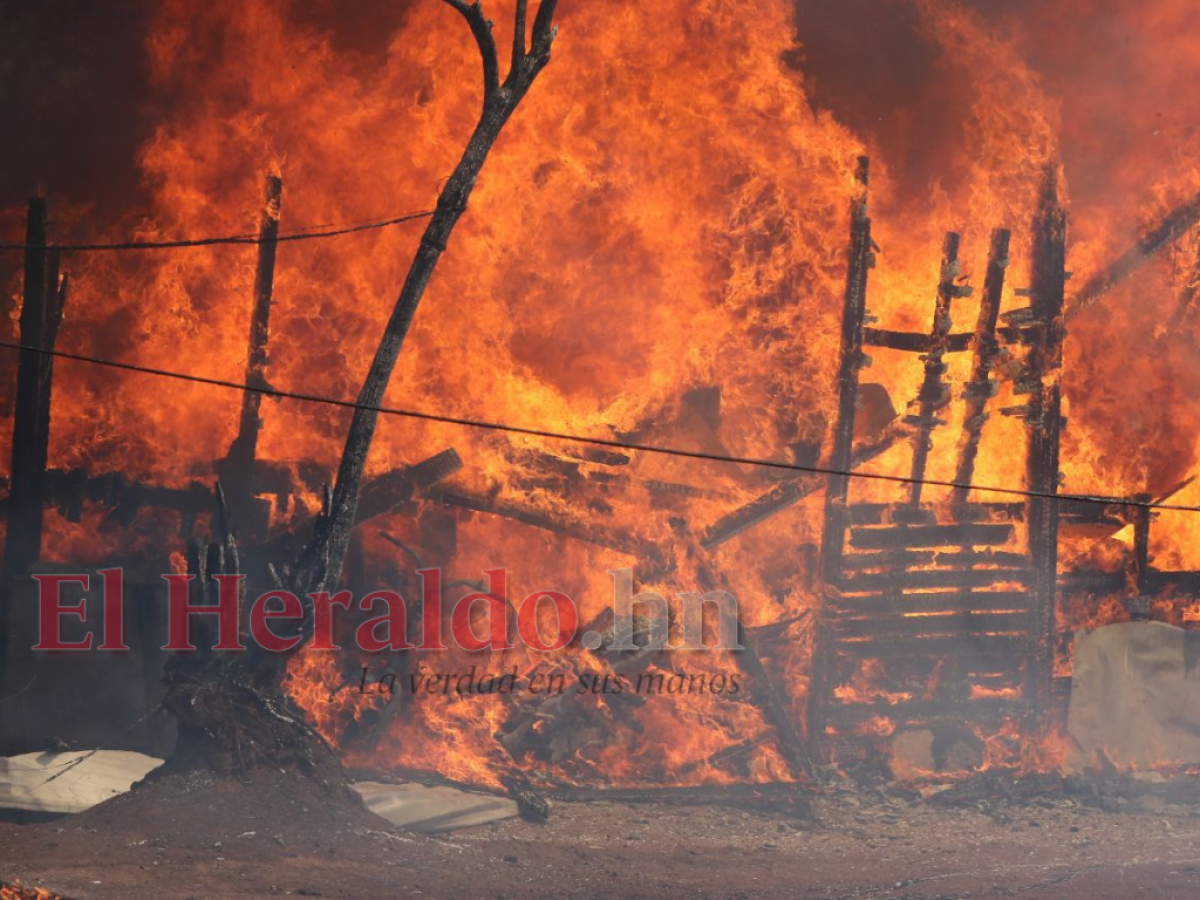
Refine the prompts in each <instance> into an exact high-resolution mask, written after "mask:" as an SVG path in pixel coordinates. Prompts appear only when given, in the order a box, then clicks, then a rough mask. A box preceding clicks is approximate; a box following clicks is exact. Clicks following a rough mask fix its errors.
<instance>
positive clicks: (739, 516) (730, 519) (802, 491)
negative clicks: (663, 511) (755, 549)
mask: <svg viewBox="0 0 1200 900" xmlns="http://www.w3.org/2000/svg"><path fill="white" fill-rule="evenodd" d="M909 433H910V429H909V427H908V426H907V425H906V424H904V423H902V422H899V421H893V422H892V423H890V424H889V425H888V426H887V427H885V428H884V429H883V431H882V432H880V434H879V436H878V437H877V438H876V439H873V440H871V441H869V442H867V443H865V444H862V445H860V446H859V447H857V448H855V450H854V454H853V456H852V457H851V465H853V466H861V465H862V464H863V463H865V462H869V461H870V460H872V459H874V458H875V457H877V456H879V455H880V454H882V453H883V452H884V451H886V450H888V449H889V448H891V447H893V446H894V445H895V444H896V443H897V442H898V441H900V440H902V439H904V438H906V437H907V436H908V435H909ZM826 483H827V479H826V476H824V475H810V476H807V477H805V478H799V479H796V480H794V481H783V482H780V483H779V484H777V485H775V486H774V487H773V488H771V490H769V491H767V492H766V493H765V494H762V495H760V496H758V497H755V498H754V499H753V500H751V501H750V502H749V503H747V504H745V505H744V506H740V507H738V508H737V509H735V510H733V511H732V512H729V513H726V514H725V515H724V516H722V517H721V518H720V519H718V520H717V521H716V522H714V523H713V524H712V525H710V526H708V528H706V529H705V531H704V534H703V536H702V537H701V539H700V545H701V546H702V547H704V549H706V550H712V549H714V548H715V547H719V546H720V545H721V544H723V543H725V542H726V541H728V540H730V539H732V538H734V537H737V536H738V535H739V534H741V533H742V532H744V531H748V530H749V529H751V528H753V527H755V526H756V525H760V524H762V523H763V522H765V521H767V520H768V519H770V518H772V517H773V516H775V515H777V514H778V513H780V512H783V510H785V509H787V508H789V507H791V506H794V505H795V504H796V503H799V502H800V501H801V500H803V499H804V498H805V497H808V496H810V495H812V494H814V493H816V492H817V491H819V490H822V489H823V488H824V487H825V485H826Z"/></svg>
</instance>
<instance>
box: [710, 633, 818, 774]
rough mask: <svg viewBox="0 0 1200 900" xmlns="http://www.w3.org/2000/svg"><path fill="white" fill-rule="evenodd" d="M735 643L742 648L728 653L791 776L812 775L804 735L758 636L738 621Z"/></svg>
mask: <svg viewBox="0 0 1200 900" xmlns="http://www.w3.org/2000/svg"><path fill="white" fill-rule="evenodd" d="M738 643H739V644H741V645H742V646H743V647H745V649H744V650H741V651H739V652H736V653H731V654H730V656H731V658H732V659H733V660H734V662H735V663H737V665H738V668H740V669H741V670H742V672H743V673H745V675H746V678H747V679H749V681H750V690H751V691H752V692H753V696H754V698H755V701H756V703H755V705H756V706H757V707H758V708H759V710H760V711H761V712H762V714H763V719H764V720H765V721H766V723H767V725H768V726H770V727H771V728H772V729H773V730H774V732H775V735H776V737H777V738H778V746H779V752H780V754H781V755H782V756H783V758H784V759H785V760H786V761H787V763H788V765H789V766H790V767H791V769H792V773H791V774H792V775H793V776H795V777H800V776H805V777H812V775H813V773H814V769H813V762H812V759H811V757H810V756H809V753H808V749H807V747H806V745H805V743H804V739H803V738H802V737H801V735H800V732H799V730H798V729H797V728H796V725H795V715H794V713H793V712H792V711H791V709H790V708H789V705H788V702H787V699H786V698H785V696H784V695H783V694H782V693H781V692H780V691H779V689H778V688H777V687H776V685H775V681H774V679H772V678H771V674H770V672H768V671H767V667H766V664H765V663H764V662H763V655H762V651H761V648H760V646H759V643H760V641H759V638H758V637H757V636H756V635H755V634H754V632H753V631H752V630H751V629H749V628H746V627H744V626H742V625H741V623H739V624H738Z"/></svg>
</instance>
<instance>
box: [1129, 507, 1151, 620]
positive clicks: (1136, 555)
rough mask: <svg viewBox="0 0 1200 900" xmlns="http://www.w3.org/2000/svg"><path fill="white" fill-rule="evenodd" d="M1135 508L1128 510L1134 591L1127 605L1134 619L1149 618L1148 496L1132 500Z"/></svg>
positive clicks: (1149, 514) (1149, 513) (1132, 585)
mask: <svg viewBox="0 0 1200 900" xmlns="http://www.w3.org/2000/svg"><path fill="white" fill-rule="evenodd" d="M1133 499H1134V500H1136V501H1137V503H1138V505H1137V506H1132V507H1130V509H1129V512H1130V517H1131V518H1132V519H1133V561H1132V571H1131V573H1130V574H1131V576H1132V578H1131V582H1132V584H1131V585H1130V586H1131V587H1132V588H1133V591H1134V600H1133V602H1131V603H1130V604H1129V606H1130V613H1131V614H1132V616H1133V618H1135V619H1148V618H1150V609H1149V606H1150V604H1149V597H1150V595H1151V594H1152V593H1153V587H1152V585H1151V583H1150V517H1151V512H1150V506H1149V504H1150V502H1151V500H1152V499H1153V498H1152V497H1151V496H1150V495H1149V494H1138V495H1137V496H1136V497H1134V498H1133Z"/></svg>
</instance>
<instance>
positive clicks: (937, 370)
mask: <svg viewBox="0 0 1200 900" xmlns="http://www.w3.org/2000/svg"><path fill="white" fill-rule="evenodd" d="M960 243H961V238H960V237H959V236H958V235H957V234H955V233H954V232H953V231H951V232H948V233H947V234H946V239H945V241H944V242H943V244H942V271H941V277H940V278H939V280H938V289H937V301H936V303H935V305H934V309H933V326H932V328H931V329H930V332H929V338H930V348H929V351H928V352H927V353H926V354H925V377H924V379H922V381H921V388H920V390H919V391H918V393H917V414H916V415H915V416H910V417H909V420H908V421H909V423H910V424H912V425H913V426H915V433H914V435H913V460H912V479H913V480H912V484H911V485H910V487H909V503H910V504H911V505H912V506H918V505H919V504H920V503H921V490H922V488H923V487H924V484H923V482H924V480H925V467H926V466H927V465H928V463H929V451H930V450H931V449H933V430H934V428H936V427H937V425H938V424H939V423H938V419H937V414H938V412H939V411H940V410H941V409H942V408H943V407H944V406H945V405H946V402H947V400H948V399H949V395H950V392H949V388H947V387H946V385H945V384H944V383H943V381H942V376H944V375H945V374H946V364H945V362H943V361H942V357H943V356H945V354H946V341H947V338H948V337H949V335H950V324H951V319H950V313H951V306H952V305H953V302H954V300H955V299H957V298H959V297H967V296H970V293H971V289H970V288H968V287H961V286H960V285H959V284H958V283H957V279H958V273H959V266H958V248H959V244H960Z"/></svg>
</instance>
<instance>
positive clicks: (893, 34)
mask: <svg viewBox="0 0 1200 900" xmlns="http://www.w3.org/2000/svg"><path fill="white" fill-rule="evenodd" d="M421 2H422V0H358V2H355V3H354V4H347V3H344V2H340V0H296V2H294V3H293V4H292V5H291V9H292V14H293V16H294V18H295V19H296V20H298V21H300V22H303V23H305V24H308V25H310V26H311V27H313V28H314V29H317V30H319V31H321V32H323V33H325V34H326V35H328V37H329V40H330V41H331V42H332V44H333V46H334V47H335V48H336V49H337V50H338V51H339V52H341V53H343V54H345V55H347V56H348V57H358V58H359V59H361V61H362V65H364V66H370V65H373V64H375V62H376V61H377V60H378V59H380V58H381V57H382V55H383V54H384V53H386V51H387V47H388V44H389V42H390V40H391V36H392V35H393V34H394V33H395V32H396V30H397V29H398V28H400V27H401V26H402V25H403V24H404V22H405V19H406V17H407V16H409V15H411V14H412V12H413V10H414V8H416V9H419V7H420V4H421ZM156 5H157V0H105V2H102V3H96V2H90V0H38V2H29V0H0V123H2V125H3V133H4V135H5V139H4V141H3V142H2V144H0V205H2V206H3V207H11V206H13V205H16V204H20V203H22V202H23V201H24V199H25V198H27V197H28V196H29V195H30V194H31V193H33V192H35V191H36V190H38V189H39V188H41V189H43V190H44V191H45V192H46V193H47V194H48V195H50V196H51V197H57V198H61V199H64V200H66V201H68V202H71V203H75V204H85V203H90V204H95V207H94V213H93V214H94V215H95V216H97V217H98V218H97V219H96V220H95V221H97V224H101V225H108V224H111V222H112V221H115V220H116V219H119V212H123V211H126V210H129V209H130V208H136V207H137V206H138V202H137V201H138V200H139V198H140V194H139V191H140V181H139V174H138V171H137V149H138V147H139V146H140V145H141V144H142V143H143V142H145V140H146V139H147V138H148V137H149V136H150V135H151V134H152V133H153V130H154V127H155V123H156V122H158V121H162V120H163V119H165V118H166V117H167V116H168V115H169V110H170V105H171V103H172V100H173V98H172V97H171V96H170V94H169V93H166V92H165V91H164V90H163V89H161V87H160V88H155V89H154V90H151V87H150V85H149V79H148V74H147V66H146V59H145V52H144V49H143V46H144V41H145V35H146V31H147V27H148V22H149V19H150V17H151V15H152V14H153V11H154V9H155V7H156ZM966 5H967V6H969V7H971V8H972V9H974V10H975V11H976V12H978V13H980V14H981V15H982V16H983V17H984V19H985V21H988V22H992V23H995V24H996V25H997V27H1001V26H1004V27H1008V26H1012V25H1013V24H1015V25H1017V26H1018V27H1019V28H1020V29H1021V30H1023V31H1026V32H1027V33H1028V39H1027V40H1024V41H1023V42H1022V45H1021V50H1022V53H1023V54H1024V55H1025V56H1026V58H1027V60H1028V62H1029V63H1030V65H1031V66H1032V67H1033V68H1034V69H1035V70H1036V71H1038V72H1039V73H1041V74H1042V76H1043V77H1044V81H1045V85H1046V88H1047V90H1048V92H1049V93H1050V94H1051V95H1052V96H1058V95H1060V94H1069V93H1070V91H1071V90H1072V80H1073V79H1075V80H1077V79H1078V75H1077V70H1078V68H1079V66H1080V62H1081V61H1080V60H1079V59H1076V58H1075V57H1076V56H1079V55H1080V54H1082V53H1085V52H1086V53H1088V55H1089V56H1090V57H1092V58H1093V59H1094V60H1097V61H1098V64H1104V63H1105V62H1106V61H1107V60H1110V59H1114V58H1119V54H1120V51H1121V47H1122V43H1121V42H1122V41H1123V40H1125V39H1126V38H1125V37H1124V32H1125V31H1127V30H1128V29H1127V28H1125V27H1124V26H1122V25H1121V24H1120V23H1119V22H1116V21H1115V20H1108V21H1106V19H1105V17H1103V16H1099V15H1091V16H1089V17H1086V18H1076V19H1070V20H1069V21H1070V22H1071V23H1072V27H1073V28H1077V31H1078V36H1077V40H1076V42H1075V44H1074V45H1073V46H1075V47H1082V48H1085V49H1083V50H1080V51H1079V52H1078V53H1075V52H1072V51H1070V50H1068V51H1066V52H1064V51H1063V49H1062V40H1061V39H1060V38H1062V37H1063V36H1061V35H1058V34H1057V27H1056V26H1057V25H1058V24H1059V21H1060V20H1056V19H1054V17H1053V13H1052V12H1048V10H1049V9H1050V7H1057V6H1062V7H1066V6H1069V3H1066V2H1065V0H1064V2H1061V3H1058V4H1055V3H1045V2H1042V0H971V2H969V3H967V4H966ZM748 6H749V7H751V8H752V7H753V4H752V3H751V4H748ZM796 22H797V30H798V34H799V38H800V45H799V46H798V47H797V49H796V50H795V51H794V52H793V53H792V54H789V58H788V60H787V62H788V63H789V64H790V65H791V66H792V67H793V68H795V70H796V71H797V77H798V78H800V79H802V80H803V82H804V86H805V90H806V92H807V94H808V96H809V98H810V102H811V103H812V104H813V105H814V106H815V107H817V108H819V109H824V110H828V111H830V112H831V113H832V114H833V115H834V116H835V117H836V118H837V119H838V120H839V121H841V122H843V123H845V124H846V125H847V126H849V127H850V128H851V129H852V130H853V131H854V132H855V133H856V134H858V135H860V136H861V137H862V138H863V139H864V140H865V141H866V142H867V144H868V146H869V147H870V148H871V152H872V153H873V154H875V153H877V154H879V155H880V157H881V158H883V159H886V160H887V163H888V166H889V169H890V170H891V172H892V173H893V175H894V177H895V183H896V185H897V188H898V189H899V190H900V191H901V193H902V194H909V195H911V196H913V197H914V198H915V197H918V196H920V195H922V194H924V193H926V192H927V189H928V185H929V184H930V183H931V182H933V181H937V180H941V181H942V182H943V183H945V180H946V178H947V177H952V176H948V174H947V170H948V169H949V168H950V167H949V166H948V164H947V161H948V160H949V159H950V158H952V156H953V153H954V148H956V147H958V146H960V145H961V139H962V127H963V122H964V120H965V119H966V118H967V114H968V111H969V108H970V103H971V99H972V98H971V97H970V96H969V95H968V94H967V93H966V89H965V87H964V86H963V81H962V79H956V78H954V77H953V74H952V72H953V68H952V66H951V67H949V68H948V67H947V66H946V65H945V63H946V62H947V61H946V60H945V59H943V57H942V54H943V51H942V50H941V49H940V48H939V47H938V46H937V44H936V42H934V41H932V40H930V38H929V37H928V35H926V34H923V33H922V32H921V30H920V28H919V27H918V20H917V13H916V11H915V10H914V8H913V5H912V3H911V2H910V0H796ZM668 25H669V23H664V27H666V26H668ZM1047 32H1050V33H1047ZM464 39H465V36H464ZM1086 48H1094V52H1091V51H1090V50H1087V49H1086ZM564 64H565V63H564ZM948 72H949V73H950V74H948ZM1150 102H1153V100H1151V101H1150ZM1069 113H1070V110H1069V109H1068V114H1069ZM1089 124H1091V125H1093V129H1092V130H1093V131H1094V130H1095V127H1100V126H1104V125H1105V123H1103V122H1100V123H1089ZM1109 130H1110V132H1111V133H1110V134H1109V133H1106V134H1105V140H1106V141H1110V142H1111V141H1119V140H1120V139H1121V135H1122V132H1121V129H1120V128H1119V127H1116V125H1115V124H1114V127H1112V128H1111V129H1109ZM1063 155H1064V161H1065V162H1067V164H1068V171H1070V172H1071V177H1072V182H1073V185H1074V186H1075V187H1082V188H1084V189H1086V187H1087V185H1088V184H1089V182H1090V183H1094V184H1096V185H1097V186H1098V187H1102V186H1103V185H1104V182H1105V178H1106V172H1105V165H1106V157H1105V156H1104V155H1103V154H1102V153H1100V154H1098V153H1096V152H1094V151H1093V152H1092V153H1091V155H1089V153H1088V152H1087V151H1085V150H1084V149H1082V148H1077V147H1073V146H1072V144H1071V142H1070V140H1069V138H1068V139H1066V140H1065V142H1064V146H1063ZM1073 157H1075V158H1073ZM110 212H112V214H113V219H111V220H110V219H109V217H108V216H109V213H110Z"/></svg>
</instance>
